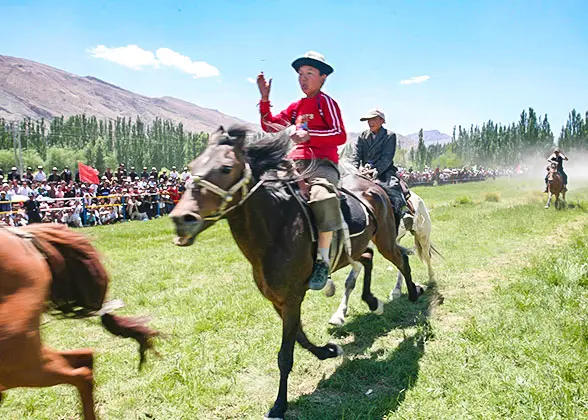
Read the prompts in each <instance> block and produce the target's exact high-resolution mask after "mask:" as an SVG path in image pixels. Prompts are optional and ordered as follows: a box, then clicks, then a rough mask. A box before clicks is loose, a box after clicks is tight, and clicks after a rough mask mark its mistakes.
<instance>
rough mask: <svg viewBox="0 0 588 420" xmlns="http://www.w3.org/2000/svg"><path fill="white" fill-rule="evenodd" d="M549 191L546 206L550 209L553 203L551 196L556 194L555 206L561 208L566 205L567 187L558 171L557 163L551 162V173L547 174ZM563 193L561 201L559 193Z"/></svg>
mask: <svg viewBox="0 0 588 420" xmlns="http://www.w3.org/2000/svg"><path fill="white" fill-rule="evenodd" d="M547 192H548V193H549V198H548V199H547V204H545V208H546V209H548V208H549V206H550V205H551V198H552V197H553V196H555V208H556V209H560V208H562V207H564V206H565V202H566V188H565V186H564V183H563V177H562V176H561V174H560V173H559V172H558V171H557V165H555V164H551V166H550V167H549V174H548V175H547ZM560 194H561V201H560V200H559V195H560Z"/></svg>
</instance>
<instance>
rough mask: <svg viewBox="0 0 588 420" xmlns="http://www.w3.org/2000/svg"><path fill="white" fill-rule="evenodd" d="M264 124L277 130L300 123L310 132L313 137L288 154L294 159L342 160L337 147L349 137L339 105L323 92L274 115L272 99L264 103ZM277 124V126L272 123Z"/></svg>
mask: <svg viewBox="0 0 588 420" xmlns="http://www.w3.org/2000/svg"><path fill="white" fill-rule="evenodd" d="M259 112H260V113H261V127H262V128H263V130H264V131H268V132H273V131H278V130H279V129H281V128H284V127H286V126H289V125H291V124H296V126H297V127H298V128H303V129H305V130H306V131H308V134H310V140H309V141H307V142H304V143H301V144H297V145H296V146H295V147H294V149H293V150H292V151H291V152H290V153H289V154H288V157H289V158H290V159H293V160H300V159H313V158H315V159H329V160H331V161H332V162H334V163H338V162H339V154H338V152H337V146H339V145H341V144H344V143H345V140H347V134H346V133H345V127H344V126H343V119H342V118H341V111H340V110H339V105H337V102H335V101H334V100H333V99H332V98H331V97H330V96H328V95H326V94H324V93H323V92H319V93H318V95H316V96H314V97H312V98H302V99H300V100H299V101H297V102H293V103H292V104H290V106H288V108H286V109H285V110H283V111H282V112H280V113H279V114H278V115H272V113H271V111H270V102H269V101H268V102H260V103H259ZM272 124H273V125H272Z"/></svg>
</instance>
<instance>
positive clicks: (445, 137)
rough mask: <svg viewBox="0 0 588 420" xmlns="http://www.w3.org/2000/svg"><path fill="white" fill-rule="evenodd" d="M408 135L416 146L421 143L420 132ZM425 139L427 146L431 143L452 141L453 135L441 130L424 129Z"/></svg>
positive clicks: (409, 140) (411, 142) (410, 142)
mask: <svg viewBox="0 0 588 420" xmlns="http://www.w3.org/2000/svg"><path fill="white" fill-rule="evenodd" d="M406 137H407V138H408V142H409V144H414V146H415V147H416V146H417V145H418V144H419V133H413V134H409V135H408V136H406ZM423 140H424V141H425V145H426V146H428V145H430V144H446V143H450V142H451V136H450V135H449V134H445V133H441V132H440V131H439V130H423Z"/></svg>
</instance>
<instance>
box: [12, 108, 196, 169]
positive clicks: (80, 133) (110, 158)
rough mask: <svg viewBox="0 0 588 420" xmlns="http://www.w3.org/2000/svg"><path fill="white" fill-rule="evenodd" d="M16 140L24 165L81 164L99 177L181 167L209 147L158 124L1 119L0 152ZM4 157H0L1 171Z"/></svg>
mask: <svg viewBox="0 0 588 420" xmlns="http://www.w3.org/2000/svg"><path fill="white" fill-rule="evenodd" d="M14 137H17V138H20V142H21V145H22V148H23V150H25V151H26V152H25V154H26V159H24V160H26V162H25V165H31V166H32V165H34V164H36V163H37V162H38V161H41V162H43V163H45V165H46V166H60V165H61V164H62V163H63V161H68V162H69V161H72V162H74V165H75V162H76V161H77V160H78V159H79V160H82V161H83V162H85V163H87V164H89V165H92V166H94V167H96V168H97V169H99V170H100V171H103V170H104V169H105V168H106V167H107V166H110V167H112V168H113V169H114V168H116V166H118V163H125V164H127V165H133V166H135V167H137V168H141V167H143V166H148V167H149V168H151V166H156V167H158V168H160V167H167V168H169V167H171V166H174V165H176V166H181V165H184V164H185V163H187V162H189V161H190V160H192V159H193V158H194V157H196V156H197V155H198V154H199V153H200V152H201V151H202V150H203V149H204V147H205V146H206V142H207V141H208V135H207V134H206V133H191V132H188V131H185V130H184V127H183V125H182V123H179V124H175V123H173V122H172V121H167V120H166V121H164V120H161V119H159V118H156V119H155V121H153V123H152V124H145V123H144V122H143V121H142V120H141V118H140V117H137V118H136V119H134V120H133V119H131V118H117V119H116V120H99V119H97V118H96V117H94V116H91V117H87V116H86V115H74V116H71V117H69V118H67V119H66V118H64V117H60V118H55V119H54V120H52V121H51V122H49V123H48V122H47V121H45V120H44V119H40V120H37V121H33V120H31V119H30V118H26V119H24V120H22V121H20V122H18V123H16V124H14V123H8V122H7V121H4V120H2V119H0V150H12V149H13V147H14V146H13V143H14V142H13V140H14ZM5 155H6V153H2V154H0V165H1V164H2V163H3V162H2V161H3V160H4V159H6V156H5ZM12 162H14V157H12ZM13 164H14V163H12V164H11V165H10V166H12V165H13ZM0 167H2V166H0Z"/></svg>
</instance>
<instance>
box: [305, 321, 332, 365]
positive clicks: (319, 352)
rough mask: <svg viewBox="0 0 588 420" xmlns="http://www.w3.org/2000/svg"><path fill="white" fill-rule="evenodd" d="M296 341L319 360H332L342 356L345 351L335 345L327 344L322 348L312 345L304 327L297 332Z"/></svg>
mask: <svg viewBox="0 0 588 420" xmlns="http://www.w3.org/2000/svg"><path fill="white" fill-rule="evenodd" d="M296 341H297V342H298V344H300V345H301V346H302V348H303V349H306V350H308V351H309V352H311V353H312V354H314V355H315V356H316V358H317V359H319V360H325V359H330V358H332V357H337V356H341V355H342V354H343V349H342V348H341V346H340V345H338V344H335V343H327V344H326V345H324V346H321V347H319V346H315V345H314V344H312V343H311V342H310V341H309V340H308V338H307V337H306V334H305V333H304V330H303V329H302V325H300V326H299V327H298V331H297V332H296Z"/></svg>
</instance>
